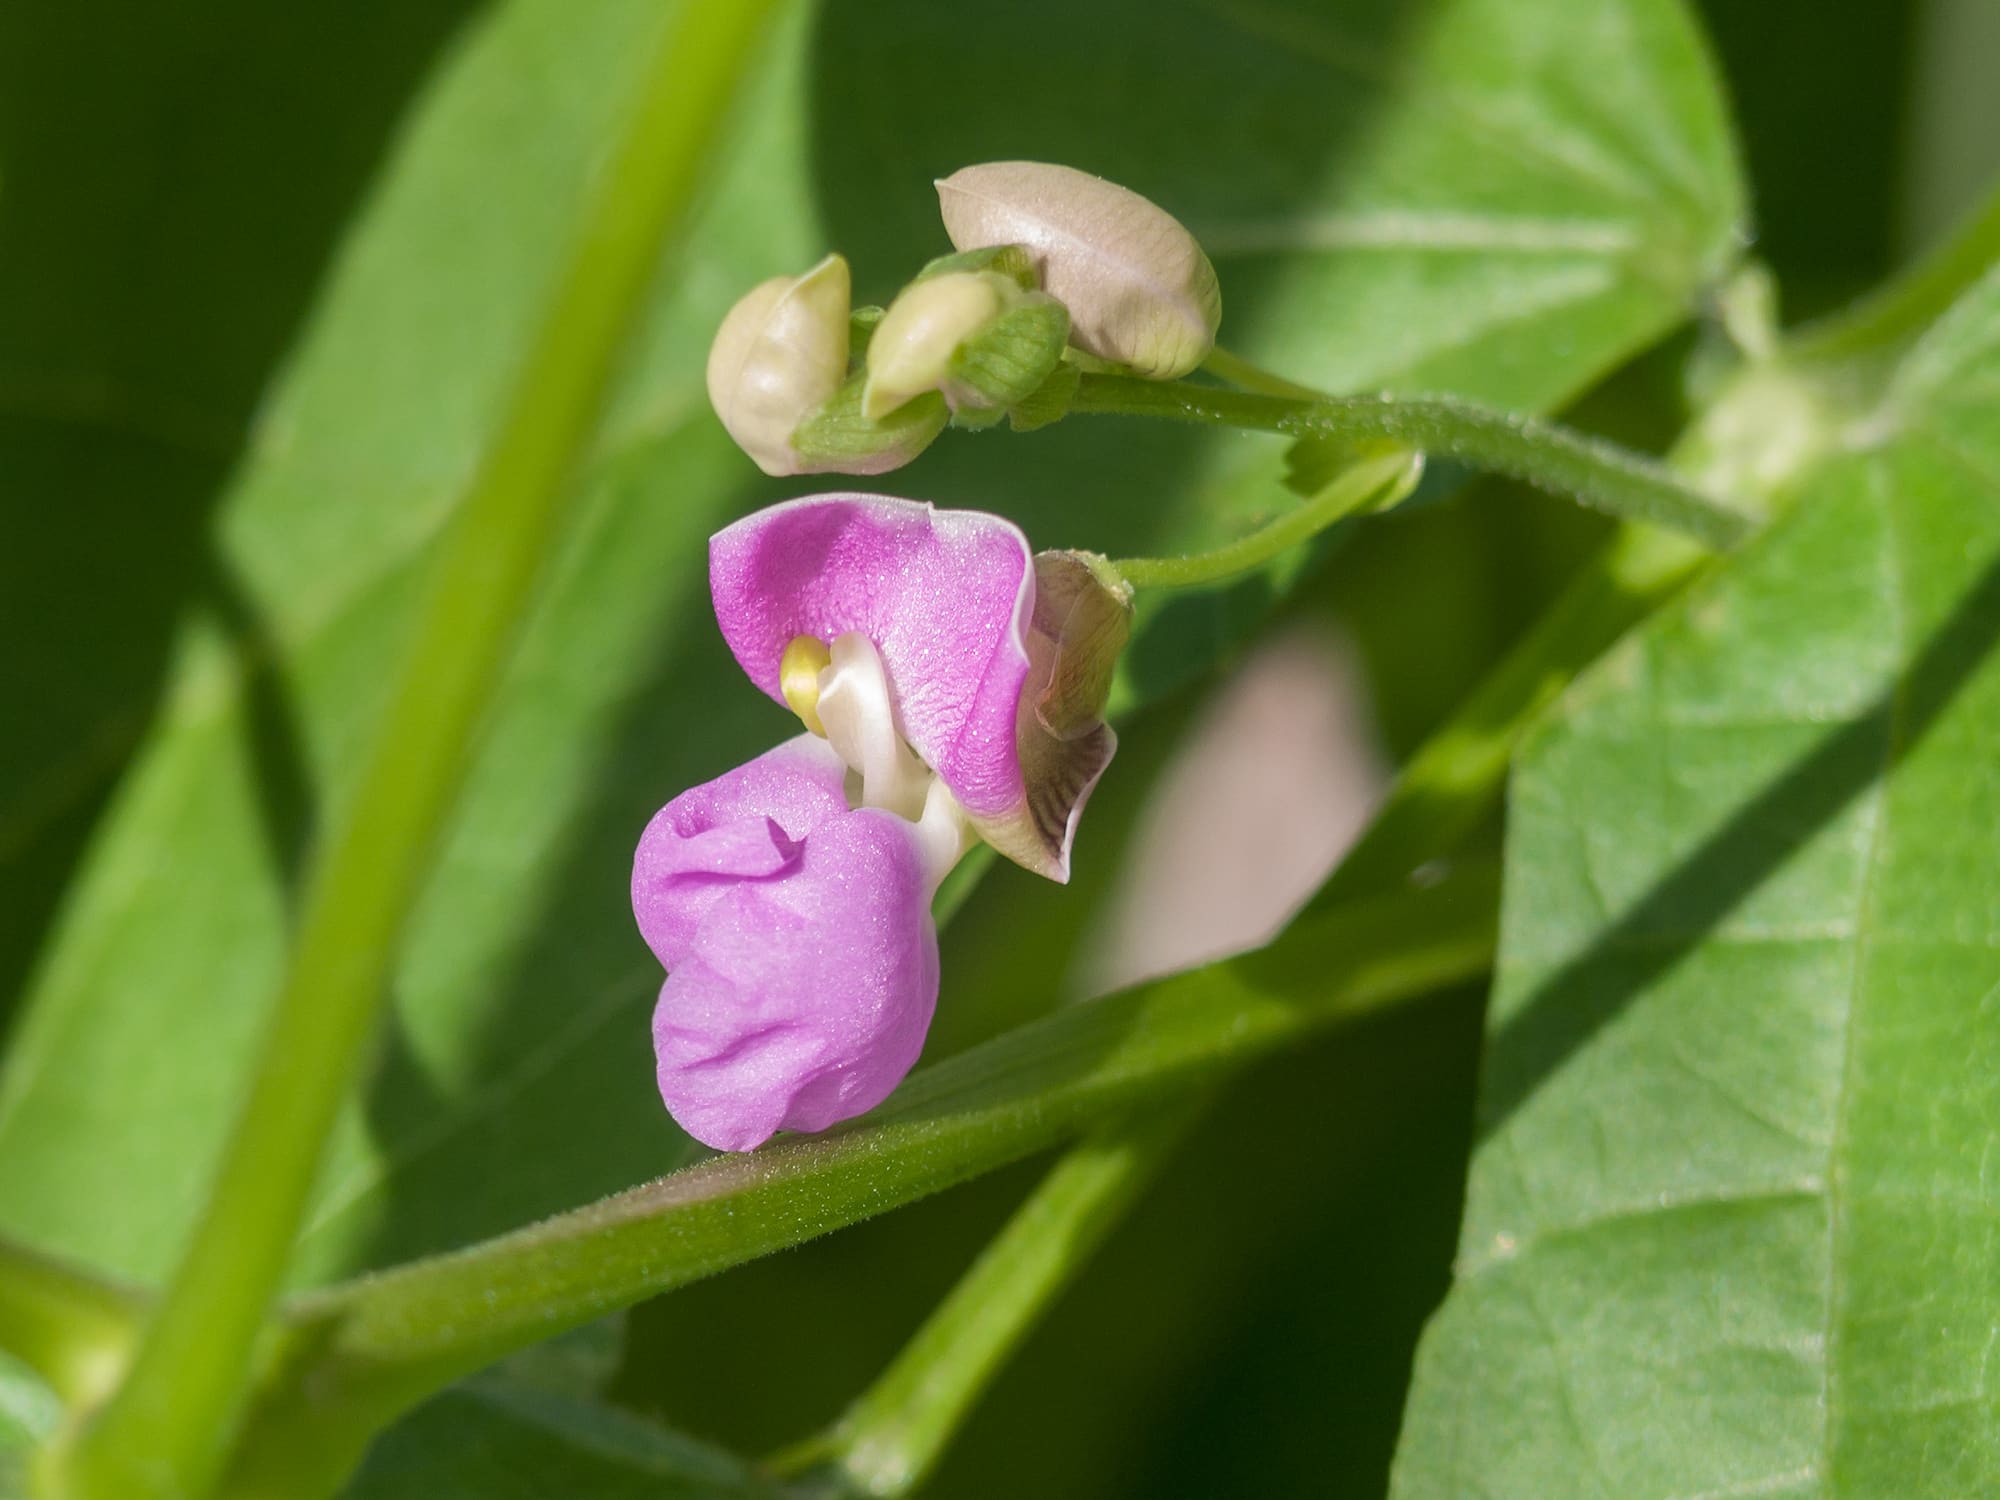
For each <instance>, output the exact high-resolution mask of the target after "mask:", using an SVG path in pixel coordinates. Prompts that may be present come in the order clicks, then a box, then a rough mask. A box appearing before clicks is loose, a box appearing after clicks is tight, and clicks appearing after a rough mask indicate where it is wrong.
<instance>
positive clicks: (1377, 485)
mask: <svg viewBox="0 0 2000 1500" xmlns="http://www.w3.org/2000/svg"><path fill="white" fill-rule="evenodd" d="M1422 472H1423V461H1422V460H1421V459H1420V458H1418V457H1417V456H1416V455H1415V454H1413V453H1408V452H1402V451H1398V452H1395V453H1390V454H1384V455H1382V456H1380V457H1376V458H1368V459H1363V460H1362V461H1361V462H1360V463H1357V464H1356V465H1354V467H1353V468H1351V469H1348V470H1346V471H1345V472H1343V473H1342V474H1341V475H1340V477H1339V478H1337V479H1335V480H1334V481H1333V483H1331V484H1329V485H1327V486H1326V487H1325V488H1324V489H1322V490H1321V491H1320V492H1319V493H1318V494H1316V495H1314V496H1313V497H1312V498H1311V499H1310V500H1308V501H1307V502H1306V503H1305V504H1303V505H1301V506H1299V507H1298V509H1296V510H1293V511H1289V512H1287V513H1286V514H1285V515H1283V516H1280V517H1279V518H1278V519H1277V520H1275V521H1273V522H1271V523H1270V524H1269V525H1268V526H1264V527H1261V528H1259V529H1258V530H1256V531H1253V532H1251V533H1250V534H1249V535H1248V536H1245V537H1240V538H1238V539H1237V540H1236V541H1233V542H1230V543H1229V544H1227V545H1226V546H1222V547H1218V548H1216V549H1215V550H1214V551H1213V552H1202V553H1198V554H1195V555H1193V556H1189V557H1131V558H1122V559H1120V560H1119V561H1117V562H1114V563H1113V564H1112V567H1114V568H1115V569H1117V571H1118V573H1119V575H1120V576H1121V577H1123V578H1124V580H1125V581H1126V582H1127V583H1129V584H1131V585H1132V586H1133V587H1134V588H1170V589H1172V588H1189V587H1192V586H1194V585H1197V584H1204V583H1215V582H1217V581H1219V580H1221V579H1224V578H1230V577H1233V576H1235V575H1236V574H1238V573H1247V572H1249V571H1250V570H1251V569H1252V568H1259V567H1262V566H1263V565H1264V564H1265V563H1267V562H1269V561H1270V560H1271V559H1272V558H1274V557H1276V556H1278V554H1279V553H1281V552H1284V551H1287V550H1288V549H1290V548H1292V547H1296V546H1297V545H1299V543H1301V542H1304V541H1309V540H1311V539H1312V538H1313V537H1315V536H1317V535H1318V534H1319V533H1320V532H1322V531H1324V530H1326V528H1327V527H1329V526H1331V525H1332V524H1333V523H1334V522H1335V521H1338V520H1340V519H1341V518H1342V517H1343V516H1348V515H1352V514H1353V513H1354V512H1356V511H1358V510H1363V509H1366V508H1368V507H1369V506H1370V505H1372V504H1375V503H1378V501H1381V500H1383V499H1384V497H1385V496H1386V499H1387V503H1390V504H1393V503H1394V502H1395V501H1396V500H1400V499H1401V498H1403V496H1404V495H1407V494H1408V493H1409V492H1410V490H1412V489H1413V488H1415V486H1416V482H1417V478H1418V476H1419V475H1420V474H1421V473H1422Z"/></svg>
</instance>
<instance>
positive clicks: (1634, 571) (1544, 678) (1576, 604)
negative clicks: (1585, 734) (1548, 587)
mask: <svg viewBox="0 0 2000 1500" xmlns="http://www.w3.org/2000/svg"><path fill="white" fill-rule="evenodd" d="M1709 560H1710V555H1709V554H1708V553H1706V552H1704V551H1702V549H1701V548H1699V547H1697V546H1695V545H1694V544H1693V543H1692V542H1689V541H1687V540H1686V539H1685V538H1682V537H1678V536H1674V535H1672V534H1671V533H1668V532H1664V531H1656V530H1654V529H1652V528H1650V527H1643V526H1627V527H1624V528H1622V529H1621V530H1620V531H1619V533H1618V535H1617V536H1616V537H1615V538H1614V539H1613V540H1612V542H1611V543H1610V544H1609V545H1608V546H1607V547H1606V548H1605V550H1604V551H1603V552H1602V553H1600V554H1599V555H1598V556H1597V557H1596V558H1594V559H1593V560H1592V561H1590V562H1588V563H1586V564H1585V565H1584V566H1583V568H1582V569H1581V570H1580V571H1579V572H1578V573H1577V575H1576V577H1575V578H1574V579H1573V580H1572V581H1571V582H1570V584H1569V585H1568V586H1567V587H1566V588H1565V589H1564V590H1563V592H1562V594H1561V595H1560V596H1558V598H1557V599H1556V601H1555V603H1553V604H1552V605H1550V606H1549V608H1548V609H1547V610H1546V611H1544V612H1543V614H1542V615H1541V617H1540V618H1539V619H1538V620H1536V622H1535V623H1534V625H1532V626H1531V627H1530V628H1529V630H1528V632H1527V633H1526V634H1525V635H1524V636H1522V638H1521V639H1520V641H1519V642H1517V643H1516V644H1515V645H1514V647H1513V648H1512V649H1511V650H1509V651H1508V652H1507V654H1506V655H1505V656H1504V657H1502V658H1501V660H1500V661H1499V663H1498V664H1497V665H1496V666H1495V667H1494V668H1493V669H1492V670H1491V671H1490V672H1488V673H1487V674H1486V676H1485V677H1484V678H1483V679H1482V680H1481V681H1480V683H1479V686H1478V687H1477V688H1475V689H1474V690H1473V693H1472V695H1471V696H1470V697H1469V698H1467V699H1466V700H1465V701H1464V702H1463V703H1461V704H1460V705H1459V707H1458V708H1457V709H1456V710H1455V711H1454V712H1453V714H1452V715H1451V717H1450V718H1449V719H1447V720H1446V721H1445V722H1444V724H1443V725H1441V726H1440V727H1439V728H1438V729H1437V731H1436V732H1435V733H1433V734H1432V735H1431V736H1430V737H1429V738H1428V739H1426V740H1425V741H1424V743H1423V744H1422V745H1421V746H1420V747H1419V748H1418V750H1417V752H1416V754H1414V755H1413V756H1411V757H1410V759H1409V760H1408V761H1407V762H1405V763H1404V765H1403V768H1402V770H1401V771H1400V772H1399V773H1398V774H1397V777H1396V782H1395V785H1394V786H1393V787H1392V788H1391V789H1390V792H1389V796H1388V798H1387V799H1386V800H1385V801H1384V802H1383V804H1382V806H1381V807H1380V808H1379V809H1378V810H1377V812H1376V814H1375V816H1374V817H1373V818H1372V819H1371V820H1370V821H1369V824H1368V827H1367V828H1366V829H1365V830H1364V831H1363V833H1362V835H1361V837H1360V838H1359V839H1358V840H1357V841H1356V842H1355V844H1354V846H1353V847H1352V848H1350V849H1349V850H1348V851H1347V854H1346V856H1345V857H1344V858H1343V859H1342V860H1341V862H1340V866H1339V868H1338V869H1336V870H1335V871H1334V872H1333V875H1332V877H1331V878H1330V879H1329V880H1328V881H1327V883H1326V884H1325V885H1324V886H1322V887H1321V888H1320V890H1319V892H1318V894H1317V895H1315V896H1314V898H1313V902H1312V905H1311V907H1309V908H1308V909H1309V910H1320V909H1325V908H1327V907H1330V906H1332V905H1336V904H1338V903H1341V902H1346V901H1352V900H1354V899H1356V898H1357V897H1359V896H1362V895H1364V894H1377V893H1380V892H1382V891H1384V890H1389V889H1393V888H1394V886H1395V885H1396V883H1398V882H1400V881H1402V880H1405V879H1407V878H1408V877H1409V876H1410V874H1411V873H1412V872H1413V871H1415V870H1416V869H1418V868H1419V867H1420V866H1422V865H1423V864H1425V863H1426V862H1428V861H1430V860H1433V859H1437V858H1439V857H1440V856H1442V855H1444V854H1447V853H1449V852H1450V851H1451V850H1452V849H1453V848H1455V847H1456V846H1457V845H1458V844H1459V842H1460V841H1461V840H1462V839H1463V838H1464V837H1465V836H1466V835H1467V834H1468V833H1470V832H1471V831H1472V830H1473V829H1474V828H1475V827H1477V826H1478V824H1479V822H1480V821H1481V820H1482V819H1483V818H1485V817H1486V816H1487V815H1488V814H1489V813H1491V812H1492V810H1493V809H1494V807H1496V806H1497V805H1498V804H1499V801H1500V793H1501V789H1502V787H1503V786H1504V785H1505V783H1506V779H1507V768H1508V766H1509V765H1510V764H1511V762H1512V760H1513V756H1514V751H1515V750H1516V748H1517V747H1518V746H1519V745H1520V743H1521V737H1522V736H1523V735H1524V734H1526V733H1527V731H1528V729H1529V727H1530V726H1531V725H1532V724H1534V722H1535V721H1536V720H1537V719H1538V718H1540V717H1541V715H1542V713H1543V712H1544V711H1545V710H1546V709H1547V708H1548V706H1549V705H1550V704H1551V703H1553V702H1554V701H1555V700H1556V698H1557V697H1558V696H1559V695H1560V694H1561V693H1562V691H1563V689H1565V688H1566V687H1568V686H1569V684H1570V683H1571V682H1572V681H1574V680H1575V678H1576V675H1577V674H1578V673H1579V672H1581V671H1582V670H1583V669H1584V668H1585V667H1586V666H1588V665H1590V663H1591V662H1593V661H1595V660H1596V659H1597V658H1598V657H1599V656H1600V655H1602V654H1603V653H1604V652H1605V651H1606V650H1607V649H1609V648H1610V647H1611V646H1612V645H1613V644H1614V643H1615V642H1616V641H1617V640H1618V638H1619V637H1620V636H1622V635H1624V634H1625V632H1626V631H1627V630H1629V629H1631V628H1632V626H1634V625H1635V624H1637V623H1638V622H1639V621H1640V620H1642V619H1644V618H1645V617H1646V616H1647V615H1649V614H1651V613H1652V612H1653V611H1654V610H1655V609H1657V608H1658V607H1659V606H1660V605H1661V604H1663V603H1665V602H1666V600H1668V599H1669V598H1671V597H1673V595H1674V594H1676V593H1677V592H1679V590H1680V589H1681V588H1682V587H1684V586H1685V585H1686V584H1687V582H1688V580H1689V579H1691V578H1692V577H1693V576H1694V575H1695V574H1696V573H1697V572H1698V571H1699V570H1700V569H1701V567H1702V565H1703V564H1704V563H1706V562H1708V561H1709Z"/></svg>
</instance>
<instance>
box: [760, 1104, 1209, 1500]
mask: <svg viewBox="0 0 2000 1500" xmlns="http://www.w3.org/2000/svg"><path fill="white" fill-rule="evenodd" d="M1208 1098H1209V1096H1208V1094H1207V1093H1206V1092H1203V1093H1201V1094H1198V1095H1197V1096H1196V1097H1194V1098H1193V1099H1184V1100H1177V1101H1175V1102H1173V1103H1171V1104H1169V1105H1167V1106H1165V1107H1164V1108H1161V1109H1156V1110H1153V1111H1150V1112H1148V1113H1145V1114H1142V1115H1139V1116H1137V1117H1135V1118H1131V1119H1127V1120H1121V1121H1118V1122H1116V1123H1114V1124H1112V1125H1109V1126H1106V1127H1105V1128H1103V1129H1101V1130H1099V1131H1097V1132H1095V1133H1094V1134H1092V1135H1090V1136H1087V1137H1085V1138H1084V1140H1083V1141H1082V1142H1081V1143H1080V1144H1078V1145H1076V1146H1074V1147H1072V1148H1071V1149H1070V1150H1069V1152H1068V1153H1067V1154H1065V1155H1064V1156H1063V1157H1062V1159H1061V1160H1059V1161H1058V1162H1057V1163H1056V1164H1055V1166H1054V1167H1052V1168H1050V1169H1049V1173H1048V1175H1047V1176H1046V1177H1044V1178H1043V1179H1042V1181H1041V1183H1040V1184H1039V1185H1038V1186H1037V1187H1036V1188H1035V1191H1034V1192H1033V1193H1032V1194H1030V1195H1029V1197H1028V1200H1027V1202H1025V1203H1023V1204H1022V1205H1021V1207H1020V1208H1019V1209H1017V1210H1015V1212H1014V1215H1013V1217H1012V1218H1010V1219H1009V1220H1008V1221H1007V1225H1006V1227H1005V1228H1004V1229H1002V1230H1001V1231H1000V1233H999V1234H998V1235H997V1236H995V1237H994V1239H993V1240H992V1241H991V1242H990V1243H989V1244H988V1245H987V1246H986V1248H985V1249H984V1250H982V1251H981V1252H980V1254H979V1258H978V1259H977V1260H976V1261H974V1262H973V1264H972V1267H971V1269H970V1270H968V1271H967V1272H966V1274H965V1275H964V1276H963V1277H962V1278H961V1279H960V1280H959V1282H958V1284H957V1285H956V1286H954V1287H953V1288H952V1289H951V1292H950V1293H949V1295H947V1296H946V1297H945V1299H944V1301H943V1302H941V1303H940V1304H939V1305H938V1307H937V1309H936V1311H934V1312H933V1313H932V1314H931V1315H930V1317H929V1318H928V1319H926V1320H925V1322H924V1326H923V1327H922V1328H920V1329H919V1330H918V1331H917V1333H916V1336H915V1337H914V1338H912V1339H911V1340H910V1342H909V1343H908V1344H906V1345H904V1347H903V1349H902V1351H901V1352H900V1353H899V1354H898V1355H897V1356H896V1359H895V1361H894V1362H893V1363H892V1364H891V1365H890V1366H889V1368H888V1369H887V1370H885V1371H884V1372H883V1373H882V1375H881V1377H880V1378H879V1379H878V1380H876V1381H875V1383H874V1384H873V1385H871V1386H870V1387H869V1388H868V1389H867V1391H865V1392H864V1393H863V1394H862V1396H861V1398H860V1399H859V1400H857V1401H856V1402H855V1403H854V1404H853V1405H852V1406H850V1407H849V1408H848V1409H847V1411H846V1413H845V1414H844V1415H843V1416H842V1417H841V1418H840V1420H839V1421H838V1422H837V1423H835V1424H834V1426H833V1428H832V1429H831V1430H830V1431H829V1432H828V1433H827V1434H826V1435H825V1436H824V1437H823V1438H821V1439H818V1440H816V1441H813V1442H810V1443H808V1444H806V1445H804V1446H802V1447H801V1448H800V1449H798V1450H796V1452H795V1453H794V1454H792V1455H781V1456H780V1457H779V1458H778V1459H777V1460H775V1467H777V1468H778V1469H779V1470H780V1471H781V1472H783V1471H786V1470H788V1469H792V1470H795V1469H797V1468H798V1467H800V1461H801V1460H807V1459H813V1458H817V1457H820V1456H822V1455H823V1456H825V1457H826V1458H829V1459H831V1460H833V1464H834V1467H836V1468H837V1470H838V1472H839V1474H840V1476H841V1477H842V1479H843V1480H844V1481H845V1482H846V1485H847V1487H849V1488H855V1489H859V1490H860V1491H862V1492H863V1493H864V1494H870V1495H906V1494H908V1493H910V1492H911V1491H912V1490H914V1489H916V1488H917V1487H918V1486H919V1485H920V1484H922V1483H923V1481H924V1480H925V1479H927V1478H928V1477H929V1475H930V1472H931V1470H932V1468H933V1467H934V1466H935V1465H936V1463H937V1460H938V1458H939V1456H940V1455H941V1454H942V1453H943V1452H944V1449H945V1446H946V1444H948V1443H949V1442H950V1440H951V1436H952V1434H953V1433H954V1432H956V1431H957V1430H958V1427H959V1425H960V1423H962V1422H963V1421H964V1420H965V1418H966V1416H967V1415H968V1414H969V1413H970V1412H971V1410H972V1408H973V1406H974V1404H975V1403H976V1402H977V1401H978V1399H979V1397H980V1395H981V1394H982V1393H983V1392H984V1391H985V1389H986V1387H987V1386H988V1384H990V1383H991V1381H992V1379H993V1377H994V1376H995V1375H997V1374H998V1373H999V1371H1000V1368H1001V1366H1002V1365H1004V1364H1005V1363H1006V1360H1007V1358H1008V1356H1009V1355H1011V1354H1012V1353H1013V1352H1014V1350H1015V1348H1016V1347H1018V1346H1019V1344H1020V1343H1021V1341H1022V1340H1023V1339H1024V1338H1026V1337H1027V1335H1028V1333H1029V1331H1030V1330H1031V1329H1032V1328H1033V1327H1034V1326H1035V1324H1036V1322H1038V1321H1039V1319H1040V1317H1041V1314H1043V1313H1044V1312H1046V1311H1047V1310H1048V1308H1049V1306H1050V1305H1051V1304H1052V1303H1053V1302H1054V1301H1055V1299H1056V1297H1057V1296H1058V1295H1060V1293H1061V1292H1062V1290H1063V1288H1064V1287H1066V1286H1068V1285H1069V1283H1070V1281H1071V1280H1072V1279H1073V1278H1074V1277H1075V1276H1076V1274H1077V1273H1078V1272H1079V1271H1080V1270H1081V1269H1082V1268H1083V1266H1084V1264H1085V1263H1086V1262H1087V1261H1088V1260H1089V1259H1090V1258H1091V1256H1092V1255H1093V1254H1094V1253H1095V1251H1096V1249H1097V1247H1098V1245H1099V1244H1101V1243H1102V1242H1103V1240H1104V1238H1105V1236H1107V1235H1108V1234H1110V1232H1111V1231H1112V1230H1113V1229H1114V1228H1116V1227H1117V1225H1118V1223H1119V1221H1120V1220H1121V1219H1123V1217H1124V1215H1125V1211H1126V1209H1127V1208H1129V1207H1130V1206H1131V1204H1132V1201H1133V1200H1134V1199H1135V1198H1137V1197H1138V1196H1139V1194H1140V1193H1141V1192H1142V1191H1143V1190H1144V1189H1145V1187H1146V1185H1147V1184H1148V1183H1149V1182H1150V1181H1151V1180H1152V1179H1153V1177H1154V1176H1155V1175H1156V1174H1157V1173H1158V1172H1159V1170H1160V1168H1161V1167H1162V1166H1164V1165H1165V1164H1166V1162H1167V1160H1168V1159H1169V1158H1170V1157H1171V1156H1172V1155H1173V1152H1174V1150H1175V1148H1176V1147H1177V1146H1178V1145H1179V1144H1180V1142H1181V1139H1182V1138H1183V1137H1184V1136H1185V1135H1186V1134H1187V1132H1188V1131H1189V1130H1190V1129H1191V1128H1193V1126H1194V1124H1195V1122H1196V1121H1197V1120H1199V1119H1200V1118H1201V1116H1202V1114H1203V1113H1204V1112H1205V1109H1206V1105H1207V1102H1208Z"/></svg>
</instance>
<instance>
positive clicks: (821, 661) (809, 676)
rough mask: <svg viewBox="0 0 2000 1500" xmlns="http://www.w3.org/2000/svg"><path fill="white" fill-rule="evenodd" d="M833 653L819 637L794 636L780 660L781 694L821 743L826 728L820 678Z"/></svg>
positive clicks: (830, 662)
mask: <svg viewBox="0 0 2000 1500" xmlns="http://www.w3.org/2000/svg"><path fill="white" fill-rule="evenodd" d="M832 662H833V653H832V652H830V651H829V650H827V646H826V642H825V641H823V640H821V639H820V638H819V637H818V636H812V635H795V636H793V637H792V638H791V640H790V641H789V642H788V643H787V644H786V646H785V654H784V655H783V656H781V657H779V658H778V690H779V691H780V692H782V693H783V694H784V695H785V702H786V703H787V704H789V705H790V706H791V710H792V712H793V713H795V714H797V715H798V716H799V722H800V723H802V724H804V725H805V726H806V728H808V729H810V730H811V731H812V732H813V733H814V734H816V735H818V736H819V737H820V738H821V739H825V738H826V726H825V725H824V724H822V723H820V721H819V674H820V673H821V672H824V671H825V670H826V669H827V667H829V666H830V665H832Z"/></svg>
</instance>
